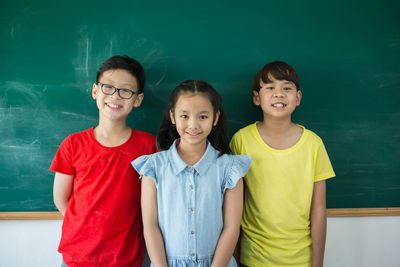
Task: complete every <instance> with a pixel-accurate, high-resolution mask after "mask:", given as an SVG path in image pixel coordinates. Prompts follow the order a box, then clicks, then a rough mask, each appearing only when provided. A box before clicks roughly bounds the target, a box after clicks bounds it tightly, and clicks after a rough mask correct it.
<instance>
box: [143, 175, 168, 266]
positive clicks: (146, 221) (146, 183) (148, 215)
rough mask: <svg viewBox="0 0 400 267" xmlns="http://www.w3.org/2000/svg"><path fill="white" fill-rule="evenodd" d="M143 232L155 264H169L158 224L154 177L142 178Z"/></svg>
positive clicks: (151, 258)
mask: <svg viewBox="0 0 400 267" xmlns="http://www.w3.org/2000/svg"><path fill="white" fill-rule="evenodd" d="M141 202H142V217H143V233H144V239H145V241H146V247H147V251H148V253H149V257H150V260H151V262H152V264H153V266H156V267H160V266H168V265H167V258H166V255H165V248H164V241H163V237H162V234H161V231H160V227H159V226H158V208H157V188H156V186H155V184H154V181H153V179H151V178H150V177H147V176H143V178H142V201H141Z"/></svg>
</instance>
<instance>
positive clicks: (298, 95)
mask: <svg viewBox="0 0 400 267" xmlns="http://www.w3.org/2000/svg"><path fill="white" fill-rule="evenodd" d="M302 96H303V94H302V92H301V91H300V90H298V91H297V101H296V106H300V102H301V97H302Z"/></svg>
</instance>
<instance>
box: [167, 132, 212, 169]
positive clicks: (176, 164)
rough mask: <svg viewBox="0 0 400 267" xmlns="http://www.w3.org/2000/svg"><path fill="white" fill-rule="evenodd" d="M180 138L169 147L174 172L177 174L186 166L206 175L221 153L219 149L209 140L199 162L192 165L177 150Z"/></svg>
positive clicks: (169, 156)
mask: <svg viewBox="0 0 400 267" xmlns="http://www.w3.org/2000/svg"><path fill="white" fill-rule="evenodd" d="M178 140H179V139H176V140H175V141H174V143H173V144H172V145H171V147H170V148H169V149H168V158H169V160H170V162H171V165H172V169H173V172H174V174H175V175H177V174H179V173H180V172H181V171H183V170H184V169H185V168H187V167H189V168H190V167H192V168H193V169H195V170H196V171H197V172H198V173H199V174H200V176H203V175H205V174H206V172H207V170H208V168H209V167H210V165H211V164H212V163H213V162H215V160H216V159H217V157H218V153H219V152H218V150H216V149H215V148H214V147H213V146H212V145H211V144H210V142H209V141H207V149H206V151H205V152H204V155H203V156H202V157H201V159H200V160H199V161H198V162H196V164H195V165H194V166H190V165H188V164H186V162H184V161H183V160H182V159H181V157H180V156H179V154H178V151H177V150H176V142H177V141H178Z"/></svg>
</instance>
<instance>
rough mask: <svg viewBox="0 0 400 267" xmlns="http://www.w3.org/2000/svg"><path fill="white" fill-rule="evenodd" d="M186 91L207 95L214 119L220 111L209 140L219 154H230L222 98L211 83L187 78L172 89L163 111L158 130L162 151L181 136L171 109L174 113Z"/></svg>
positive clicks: (158, 145) (158, 142) (208, 137)
mask: <svg viewBox="0 0 400 267" xmlns="http://www.w3.org/2000/svg"><path fill="white" fill-rule="evenodd" d="M185 93H193V94H196V93H202V94H204V95H206V96H207V97H208V99H209V100H210V102H211V105H212V106H213V109H214V119H215V117H216V114H217V113H218V111H219V119H218V122H217V125H215V126H213V128H212V130H211V132H210V134H209V135H208V136H207V140H208V141H209V142H210V143H211V145H212V146H213V147H214V148H215V149H217V150H218V151H219V152H220V153H219V156H221V155H223V154H225V153H227V154H230V152H231V150H230V148H229V137H228V121H227V118H226V115H225V112H224V109H223V108H222V98H221V96H220V95H219V94H218V92H217V91H216V90H215V89H214V88H213V87H212V86H211V85H210V84H209V83H207V82H205V81H201V80H186V81H184V82H182V83H181V84H179V85H178V86H177V87H175V89H174V90H173V91H172V93H171V95H170V97H169V100H168V106H167V108H166V109H165V110H164V113H163V118H162V121H161V125H160V128H159V129H158V132H157V147H158V149H159V150H160V151H161V150H167V149H169V148H170V146H171V145H172V143H173V142H174V140H175V139H177V138H179V134H178V132H177V131H176V127H175V125H174V124H172V121H171V118H170V115H169V111H170V110H171V111H172V112H173V113H174V110H175V105H176V102H177V101H178V98H179V97H180V96H181V95H182V94H185Z"/></svg>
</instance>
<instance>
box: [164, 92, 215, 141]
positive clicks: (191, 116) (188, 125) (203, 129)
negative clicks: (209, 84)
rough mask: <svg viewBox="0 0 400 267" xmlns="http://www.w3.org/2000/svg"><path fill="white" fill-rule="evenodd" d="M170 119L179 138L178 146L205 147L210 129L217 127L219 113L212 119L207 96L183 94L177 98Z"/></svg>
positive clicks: (211, 110)
mask: <svg viewBox="0 0 400 267" xmlns="http://www.w3.org/2000/svg"><path fill="white" fill-rule="evenodd" d="M170 117H171V121H172V123H173V124H175V125H176V130H177V132H178V134H179V135H180V137H181V141H180V144H179V145H182V146H205V145H206V144H207V136H208V135H209V134H210V132H211V130H212V127H213V126H215V125H217V122H218V118H219V112H218V113H217V114H216V116H215V119H214V109H213V106H212V104H211V102H210V100H209V99H208V97H207V95H205V94H203V93H194V94H193V93H184V94H182V95H180V96H179V98H178V101H177V102H176V104H175V109H174V111H171V110H170Z"/></svg>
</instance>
